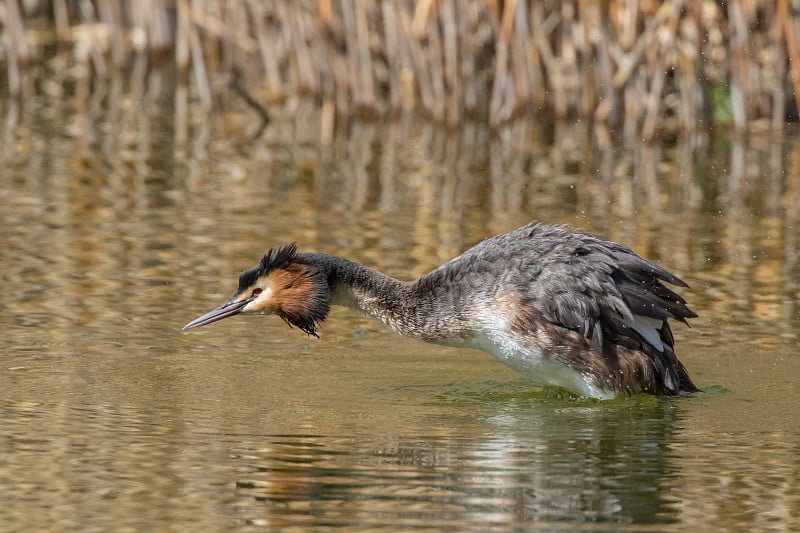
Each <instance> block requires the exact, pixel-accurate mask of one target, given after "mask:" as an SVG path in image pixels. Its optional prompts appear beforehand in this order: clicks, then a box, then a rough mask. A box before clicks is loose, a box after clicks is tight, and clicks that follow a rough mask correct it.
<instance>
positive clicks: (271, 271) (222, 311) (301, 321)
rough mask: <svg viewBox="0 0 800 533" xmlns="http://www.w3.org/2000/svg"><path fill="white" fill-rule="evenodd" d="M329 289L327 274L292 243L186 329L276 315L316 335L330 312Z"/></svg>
mask: <svg viewBox="0 0 800 533" xmlns="http://www.w3.org/2000/svg"><path fill="white" fill-rule="evenodd" d="M330 301H331V295H330V289H329V287H328V283H327V280H326V279H325V276H324V274H323V273H322V272H321V271H319V270H318V269H315V268H314V265H313V264H311V263H309V262H307V261H304V260H303V256H302V255H300V254H298V253H297V245H296V244H294V243H292V244H289V245H287V246H283V247H281V248H272V249H271V250H269V251H268V252H267V253H266V255H265V256H264V257H263V258H262V259H261V261H260V262H259V264H258V265H256V266H254V267H253V268H249V269H247V270H245V271H244V272H242V273H241V274H240V275H239V287H238V289H236V293H235V294H234V295H233V296H232V297H231V299H230V300H228V301H227V302H225V303H224V304H222V305H221V306H219V307H217V308H216V309H214V310H212V311H209V312H208V313H206V314H204V315H203V316H200V317H198V318H196V319H194V320H192V321H191V322H189V323H188V324H186V325H185V326H183V329H190V328H196V327H199V326H205V325H206V324H211V323H212V322H216V321H218V320H222V319H223V318H227V317H229V316H233V315H238V314H239V313H260V314H276V315H278V316H279V317H281V318H282V319H283V320H284V321H285V322H286V323H287V324H289V325H290V326H297V327H298V328H300V329H301V330H303V331H305V332H306V333H308V334H309V335H314V336H315V337H316V336H318V335H317V326H318V325H319V323H320V322H322V321H323V320H325V318H326V317H327V316H328V311H329V310H330Z"/></svg>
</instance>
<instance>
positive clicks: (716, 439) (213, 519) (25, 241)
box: [0, 87, 800, 531]
mask: <svg viewBox="0 0 800 533" xmlns="http://www.w3.org/2000/svg"><path fill="white" fill-rule="evenodd" d="M110 90H119V89H118V88H117V89H114V88H113V87H112V88H111V89H110ZM120 99H121V101H122V102H123V104H122V105H121V106H119V107H118V108H116V109H114V110H113V111H110V112H109V111H104V110H103V106H102V105H98V106H96V108H94V107H93V108H92V109H89V110H84V111H85V113H84V114H81V115H76V114H75V113H74V111H75V110H73V109H71V108H70V104H69V102H67V103H61V102H60V101H59V103H55V102H54V103H48V102H47V99H46V98H44V99H43V100H42V101H37V102H33V103H30V104H26V105H24V106H21V107H14V106H13V104H9V105H10V107H9V108H8V109H7V110H6V111H5V112H6V117H5V122H4V131H3V134H2V139H0V143H2V145H3V150H2V154H3V155H2V157H3V162H4V167H3V170H2V171H1V172H0V190H1V191H2V198H3V207H2V210H1V211H0V216H2V223H3V227H4V229H5V231H4V232H2V233H0V244H2V247H0V258H2V265H3V281H4V286H5V287H6V290H4V291H3V292H2V293H0V306H2V309H3V310H4V312H3V314H2V315H1V316H0V328H2V330H3V332H4V335H3V336H2V338H0V348H2V350H0V436H1V437H2V438H1V439H0V458H1V459H0V503H2V505H0V524H10V525H11V526H9V528H10V529H19V528H21V527H23V526H28V527H31V528H38V529H84V528H86V529H91V528H94V529H122V528H126V527H129V528H132V529H137V530H141V529H165V528H168V527H173V528H187V527H192V528H198V529H222V528H227V527H231V526H232V525H233V526H240V527H244V528H247V527H253V528H258V527H259V526H275V527H278V526H336V525H350V526H358V527H362V528H368V527H373V526H381V525H388V526H393V527H395V528H406V527H414V526H417V527H427V528H434V529H441V528H444V527H451V528H453V529H460V528H465V527H488V526H492V525H496V526H501V525H502V526H506V525H511V526H514V525H516V526H518V527H525V526H529V525H531V524H538V525H549V526H552V527H566V528H577V527H583V528H586V529H593V527H589V526H587V524H596V525H598V526H599V524H606V525H605V526H602V527H600V526H599V527H598V529H609V528H611V529H614V530H618V529H626V528H627V529H630V530H637V531H638V530H641V529H642V527H643V526H644V525H646V524H653V525H655V526H656V527H658V528H659V530H661V529H665V530H670V529H672V530H675V531H679V530H685V529H686V528H687V527H694V528H697V527H700V528H702V529H703V530H707V529H721V530H727V529H730V528H751V527H755V526H758V527H760V528H773V529H776V530H789V529H793V528H796V527H797V526H798V525H800V500H798V496H797V495H798V494H800V487H798V482H797V479H798V467H797V461H796V457H797V453H798V449H797V437H798V435H799V434H800V423H798V421H797V417H796V416H795V412H796V405H797V403H798V401H800V397H799V396H798V392H797V387H796V381H797V376H800V359H799V358H798V357H797V353H796V352H797V349H796V347H797V331H798V326H799V325H800V324H799V322H800V316H799V315H800V310H798V301H799V300H800V289H799V288H798V279H799V278H800V267H798V253H800V252H798V250H800V242H799V240H800V237H798V235H800V232H798V231H797V227H798V223H800V221H799V220H798V217H800V214H798V213H800V143H798V142H796V140H794V139H785V140H783V139H759V138H752V139H748V140H747V141H741V140H740V141H730V140H714V141H713V142H712V141H710V140H707V139H703V138H699V139H692V140H680V141H678V142H676V143H673V144H670V145H641V146H631V147H622V146H611V147H604V148H602V149H600V148H598V147H597V146H595V144H594V143H593V138H592V134H591V131H590V130H589V129H588V128H585V127H583V126H582V125H569V126H564V125H559V126H556V127H550V126H543V125H532V124H518V125H516V126H515V127H514V129H509V130H508V131H506V132H504V133H503V134H501V136H499V137H495V136H493V135H492V134H491V133H490V132H488V131H486V130H484V129H482V128H478V127H474V126H465V127H464V128H463V129H460V130H458V131H445V130H440V129H437V128H434V127H431V126H430V125H427V124H426V123H425V122H424V121H417V120H406V121H398V122H396V123H392V124H362V123H353V124H349V125H347V129H346V131H344V129H343V131H341V132H340V136H339V137H338V138H337V139H336V140H335V141H334V142H333V143H331V144H330V145H328V146H321V145H320V143H319V129H318V127H317V126H318V124H319V121H320V119H319V115H318V114H317V112H316V111H315V110H314V109H312V108H307V107H305V105H304V104H298V106H297V108H296V110H295V111H296V113H294V114H293V115H292V116H287V117H279V116H278V117H277V118H276V121H275V122H274V123H273V124H271V125H270V126H269V127H268V128H267V130H266V131H265V132H264V133H263V134H262V135H261V136H260V137H259V138H257V139H252V138H251V137H249V135H252V133H251V131H255V129H256V128H255V126H256V123H255V119H252V120H251V119H250V118H248V117H246V116H243V115H235V114H231V115H229V116H221V117H219V119H218V120H215V121H213V122H212V121H203V120H200V119H199V118H197V117H194V116H184V115H181V114H180V113H179V111H178V110H179V109H181V106H180V105H177V104H176V106H175V109H174V110H170V108H169V107H166V108H165V107H163V104H162V102H161V101H160V100H159V99H157V98H151V99H150V100H148V99H144V100H143V101H138V100H131V101H127V100H125V99H124V98H122V97H120ZM165 109H167V112H166V113H165V112H164V110H165ZM173 112H174V115H173V114H172V113H173ZM13 113H16V116H13ZM78 116H80V117H82V118H76V117H78ZM532 218H533V219H538V220H544V221H548V222H559V223H569V224H572V225H574V226H578V227H580V228H583V229H587V230H591V231H594V232H597V233H600V234H602V235H603V236H606V237H609V238H611V239H614V240H618V241H622V242H625V243H628V244H630V245H632V246H633V247H634V248H635V249H636V250H637V251H639V252H640V253H642V254H643V255H645V256H647V257H651V258H654V259H656V260H659V261H661V262H663V263H664V264H665V265H666V266H668V267H669V268H670V269H671V270H673V271H674V272H676V273H678V274H680V275H682V277H684V278H685V279H686V280H687V281H688V282H689V283H690V284H691V285H692V290H691V291H688V292H687V293H686V296H687V298H688V299H689V301H690V303H691V305H692V307H693V308H695V309H696V310H697V311H698V312H699V313H700V317H699V318H698V319H696V320H694V321H693V322H692V328H691V329H688V328H685V327H676V336H677V337H678V347H679V355H680V356H681V358H682V359H683V360H684V361H685V362H686V364H687V366H688V367H689V368H690V369H691V371H692V373H693V375H694V376H695V378H696V379H695V381H696V382H697V383H698V384H700V385H701V386H704V387H705V388H706V390H707V392H706V393H705V394H702V395H699V396H698V397H696V398H690V399H677V400H675V399H673V400H667V401H663V400H659V399H653V398H637V399H626V400H619V401H614V402H605V403H602V402H590V401H575V400H569V399H563V398H559V397H558V394H557V393H554V392H553V391H539V390H537V389H532V388H531V387H530V386H529V385H528V384H527V383H525V382H524V381H523V380H521V378H520V377H519V376H518V375H516V374H514V373H513V372H511V371H510V370H508V369H506V368H505V367H502V366H501V365H499V364H497V363H496V362H495V361H493V360H492V359H491V358H489V357H488V356H485V355H484V354H481V353H474V352H464V351H459V350H457V349H449V348H442V347H436V346H429V345H422V344H419V343H416V342H413V341H409V340H405V339H399V338H397V337H395V336H393V335H392V334H389V333H387V332H386V331H385V330H384V329H383V328H382V327H381V326H379V325H378V324H376V323H373V322H370V321H368V320H367V319H364V318H363V317H360V316H358V315H355V314H353V313H352V312H349V311H345V310H336V311H334V313H333V315H332V318H331V320H329V322H328V323H327V324H326V325H325V327H324V328H323V330H322V332H321V333H322V339H319V340H317V339H309V338H307V337H305V336H304V335H302V334H301V333H299V332H298V331H296V330H288V329H287V328H286V326H285V325H284V324H283V323H281V322H280V320H278V319H276V318H274V317H271V318H270V317H250V318H241V319H239V318H237V319H232V320H231V321H230V322H227V321H226V323H223V324H220V325H217V326H214V327H209V328H204V329H203V330H198V331H197V332H196V333H195V332H193V333H192V334H186V333H181V332H180V331H179V328H180V326H181V325H183V324H184V323H186V322H187V321H188V320H189V319H191V318H193V317H195V316H197V315H198V314H199V313H200V312H202V311H204V310H206V309H207V308H210V306H213V305H216V304H218V303H219V302H221V301H223V300H224V299H225V298H227V297H228V296H229V295H230V293H231V292H232V291H233V289H234V286H235V280H236V275H237V274H238V272H239V271H240V270H241V269H242V268H244V267H246V266H249V265H251V264H252V263H253V262H254V261H256V260H257V259H258V258H259V257H260V254H262V253H263V252H264V251H265V250H266V248H268V247H269V246H272V245H276V244H281V243H285V242H288V241H298V243H299V244H300V247H301V249H303V250H320V251H326V252H331V253H336V254H340V255H344V256H348V257H352V258H354V259H356V260H359V261H361V262H364V263H367V264H369V265H372V266H374V267H376V268H379V269H381V270H384V271H386V272H388V273H390V274H393V275H396V276H399V277H404V278H408V277H411V276H418V275H420V274H423V273H424V272H426V271H427V270H429V269H431V268H433V267H434V266H437V265H438V264H440V263H441V262H442V261H444V260H446V259H449V258H450V257H452V256H454V255H456V254H458V253H460V252H461V251H462V250H463V249H465V248H466V247H468V246H469V245H471V244H472V243H474V242H476V241H478V240H480V239H482V238H484V237H487V236H489V235H492V234H495V233H498V232H502V231H507V230H510V229H513V228H515V227H517V226H519V225H521V224H523V223H525V222H527V221H529V220H530V219H532ZM0 529H3V527H2V526H0Z"/></svg>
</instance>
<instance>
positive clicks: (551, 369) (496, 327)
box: [465, 316, 616, 400]
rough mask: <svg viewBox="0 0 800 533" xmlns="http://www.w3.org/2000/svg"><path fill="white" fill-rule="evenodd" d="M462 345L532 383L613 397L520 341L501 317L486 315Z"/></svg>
mask: <svg viewBox="0 0 800 533" xmlns="http://www.w3.org/2000/svg"><path fill="white" fill-rule="evenodd" d="M465 344H466V345H467V346H469V347H471V348H477V349H479V350H483V351H484V352H486V353H488V354H490V355H492V356H493V357H495V358H497V359H498V360H499V361H500V362H501V363H503V364H505V365H506V366H509V367H511V368H513V369H514V370H516V371H517V372H520V373H521V374H523V375H524V376H525V377H527V378H529V379H530V380H532V381H535V382H536V383H539V384H542V385H554V386H557V387H563V388H565V389H567V390H570V391H572V392H575V393H577V394H580V395H582V396H587V397H590V398H598V399H601V400H609V399H611V398H614V397H616V394H615V393H614V392H613V391H607V390H603V389H601V388H599V387H597V386H596V385H595V384H594V383H592V381H591V379H590V378H589V377H587V376H584V375H583V374H581V373H580V372H578V371H577V370H575V369H574V368H572V367H569V366H567V365H565V364H563V363H561V362H560V361H559V360H558V359H557V358H555V357H552V354H545V353H542V352H541V351H539V350H537V349H536V348H535V347H533V343H521V342H519V340H518V339H515V338H514V337H513V336H512V335H509V328H508V327H507V326H506V322H505V320H504V319H503V317H499V316H494V317H487V319H486V320H485V329H484V330H483V331H482V332H479V333H477V334H476V335H475V336H474V337H473V338H472V339H470V341H468V342H467V343H465Z"/></svg>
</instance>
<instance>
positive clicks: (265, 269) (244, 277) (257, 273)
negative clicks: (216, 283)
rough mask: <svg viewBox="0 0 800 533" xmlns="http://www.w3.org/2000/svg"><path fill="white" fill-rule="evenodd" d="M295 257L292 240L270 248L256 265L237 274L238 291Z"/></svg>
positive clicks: (294, 247)
mask: <svg viewBox="0 0 800 533" xmlns="http://www.w3.org/2000/svg"><path fill="white" fill-rule="evenodd" d="M296 257H297V243H294V242H293V243H291V244H287V245H286V246H281V247H279V248H270V250H269V251H268V252H267V253H266V254H265V255H264V257H262V258H261V261H260V262H259V263H258V265H257V266H254V267H253V268H248V269H247V270H245V271H244V272H242V273H241V274H239V290H238V292H242V291H244V290H245V289H247V288H248V287H250V286H251V285H253V284H254V283H255V282H256V280H257V279H258V278H260V277H262V276H266V275H267V274H269V273H270V272H271V271H273V270H275V269H276V268H282V267H283V266H285V265H287V264H289V263H291V262H292V261H294V260H295V258H296Z"/></svg>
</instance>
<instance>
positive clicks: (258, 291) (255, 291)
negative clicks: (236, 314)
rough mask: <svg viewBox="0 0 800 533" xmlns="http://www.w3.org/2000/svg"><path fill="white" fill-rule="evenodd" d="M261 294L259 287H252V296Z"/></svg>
mask: <svg viewBox="0 0 800 533" xmlns="http://www.w3.org/2000/svg"><path fill="white" fill-rule="evenodd" d="M259 294H261V289H253V296H258V295H259Z"/></svg>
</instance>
